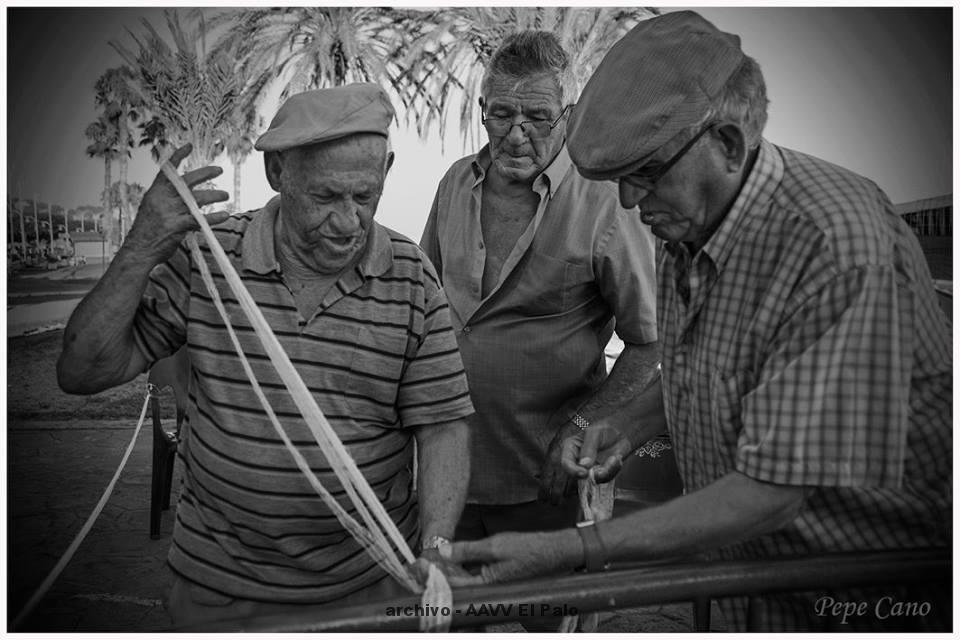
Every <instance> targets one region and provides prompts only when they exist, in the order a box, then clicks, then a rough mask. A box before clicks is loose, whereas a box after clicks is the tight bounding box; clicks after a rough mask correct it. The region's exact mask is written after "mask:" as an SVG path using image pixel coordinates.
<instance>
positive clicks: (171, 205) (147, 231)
mask: <svg viewBox="0 0 960 640" xmlns="http://www.w3.org/2000/svg"><path fill="white" fill-rule="evenodd" d="M191 150H192V146H191V145H189V144H185V145H184V146H182V147H180V148H179V149H177V150H176V151H174V152H173V155H172V156H170V164H171V165H173V166H174V167H177V166H179V165H180V163H181V162H182V161H183V159H184V158H186V157H187V156H188V155H190V151H191ZM221 173H223V169H221V168H220V167H214V166H211V167H202V168H200V169H195V170H193V171H188V172H187V173H185V174H183V176H182V177H183V181H184V182H185V183H186V185H187V186H188V187H191V188H192V187H193V186H195V185H198V184H202V183H204V182H206V181H208V180H212V179H213V178H216V177H217V176H219V175H220V174H221ZM191 192H192V193H193V197H194V198H195V199H196V201H197V205H198V206H200V207H203V206H204V205H208V204H213V203H214V202H223V201H224V200H227V199H228V198H229V196H228V194H227V192H226V191H221V190H219V189H195V190H192V191H191ZM228 217H229V214H228V213H226V212H215V213H211V214H209V215H208V216H207V221H208V222H209V223H210V224H211V225H214V224H217V223H219V222H222V221H224V220H226V219H227V218H228ZM199 228H200V225H199V224H198V223H197V221H196V220H194V218H193V216H192V215H191V214H190V209H189V208H188V207H187V205H186V203H185V202H184V201H183V200H182V199H181V198H180V196H179V195H178V194H177V190H176V189H175V188H174V186H173V185H172V184H171V183H170V181H169V180H167V178H166V176H164V175H163V173H162V172H159V173H158V174H157V177H156V178H155V179H154V181H153V184H151V185H150V188H149V189H147V192H146V193H145V194H144V196H143V200H142V201H141V202H140V208H139V210H138V211H137V218H136V220H135V221H134V223H133V227H132V228H131V229H130V234H129V235H128V236H127V239H126V241H125V242H124V247H125V248H126V249H128V250H131V251H135V252H137V253H138V254H139V255H142V256H143V258H144V259H145V260H148V261H149V262H151V263H152V264H160V263H161V262H163V261H165V260H166V259H167V258H169V257H170V256H171V255H172V254H173V252H174V251H175V250H176V248H177V245H179V244H180V242H181V241H182V240H183V238H184V237H185V236H186V234H187V233H188V232H190V231H195V230H197V229H199Z"/></svg>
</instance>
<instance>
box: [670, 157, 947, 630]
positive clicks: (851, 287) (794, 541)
mask: <svg viewBox="0 0 960 640" xmlns="http://www.w3.org/2000/svg"><path fill="white" fill-rule="evenodd" d="M665 249H666V250H664V251H663V252H662V253H661V256H660V258H661V260H660V265H659V266H660V269H659V274H658V277H659V284H660V289H659V298H658V307H657V308H658V312H659V318H658V319H659V323H660V335H661V338H662V340H663V349H664V358H663V388H664V405H665V409H666V415H667V421H668V424H669V428H670V434H671V436H672V437H673V441H674V443H675V451H676V454H677V464H678V466H679V469H680V473H681V476H682V477H683V480H684V484H685V487H686V490H687V491H688V492H690V491H696V490H697V489H700V488H702V487H705V486H707V485H709V484H710V483H712V482H714V481H716V480H718V479H719V478H721V477H723V476H724V475H726V474H728V473H730V472H733V471H739V472H740V473H743V474H744V475H747V476H749V477H751V478H754V479H756V480H759V481H762V482H769V483H774V484H780V485H794V486H806V487H809V488H811V493H810V495H809V497H808V498H807V500H806V502H805V504H804V506H803V509H802V510H801V512H800V514H799V515H798V516H797V518H796V519H795V520H794V521H793V522H791V523H789V524H788V525H786V526H784V527H782V528H780V529H778V530H777V531H774V532H771V533H768V534H765V535H762V536H759V537H756V538H754V539H752V540H748V541H746V542H743V543H741V544H738V545H734V546H731V547H728V548H725V549H722V550H720V551H719V552H718V555H720V556H721V557H724V558H727V559H733V558H767V557H772V556H803V555H808V554H816V553H827V552H843V551H868V550H884V549H905V548H910V547H929V546H937V545H947V544H949V542H950V539H951V535H950V520H951V500H950V489H951V447H952V424H951V413H952V411H951V410H952V400H951V396H952V393H951V392H952V388H953V375H952V369H953V361H952V356H951V353H952V349H951V344H950V329H949V322H948V320H947V319H946V317H945V316H944V314H943V313H942V312H941V310H940V308H939V306H938V304H937V300H936V294H935V292H934V289H933V281H932V278H931V276H930V271H929V269H928V268H927V265H926V261H925V260H924V257H923V253H922V252H921V249H920V246H919V243H918V242H917V240H916V238H915V237H914V235H913V232H912V231H911V230H910V228H909V227H908V226H907V225H906V224H905V223H904V222H903V220H901V219H900V217H899V216H898V215H897V214H896V212H895V211H894V209H893V206H892V205H891V204H890V201H889V200H888V199H887V196H886V195H885V194H884V193H883V192H882V191H881V190H880V189H879V188H878V187H877V186H876V185H875V184H873V183H872V182H870V181H868V180H866V179H865V178H862V177H860V176H857V175H855V174H853V173H851V172H850V171H847V170H845V169H842V168H840V167H837V166H835V165H832V164H829V163H827V162H824V161H822V160H819V159H817V158H813V157H811V156H807V155H804V154H802V153H798V152H795V151H791V150H788V149H784V148H781V147H777V146H774V145H772V144H770V143H768V142H766V141H764V142H763V143H762V146H761V148H760V153H759V156H758V158H757V161H756V164H755V165H754V167H753V169H752V171H751V173H750V175H749V177H748V179H747V180H746V182H745V184H744V186H743V188H742V189H741V191H740V194H739V196H738V197H737V199H736V201H735V202H734V204H733V206H732V208H731V210H730V212H729V213H728V214H727V216H726V217H725V218H724V220H723V222H722V223H721V224H720V226H719V227H718V228H717V230H716V232H715V233H714V234H713V236H712V237H711V238H710V240H709V241H708V242H707V243H706V244H705V245H704V247H703V248H702V249H701V250H700V251H699V252H698V253H697V254H696V255H694V256H691V255H690V253H689V252H688V251H687V250H686V248H685V246H684V245H682V244H675V245H674V244H669V245H666V246H665ZM825 586H828V585H825ZM899 595H900V592H898V591H896V590H894V589H893V588H892V587H885V588H884V589H882V590H880V591H879V593H874V594H869V593H865V592H862V591H856V592H854V591H850V592H844V593H843V594H838V593H835V592H832V591H817V592H811V593H807V594H777V595H764V597H762V598H754V599H748V598H734V599H725V600H723V601H722V602H721V607H722V608H723V610H724V613H725V614H726V616H727V622H728V624H729V626H730V627H731V628H732V629H735V630H744V629H745V628H746V626H747V623H748V620H750V621H751V623H752V625H753V626H754V629H753V630H755V631H761V630H780V631H801V630H827V629H830V628H832V625H838V620H837V619H836V618H832V617H830V616H826V617H824V616H820V615H819V614H818V612H817V608H816V606H815V603H816V601H817V600H818V599H819V598H821V597H823V596H830V597H833V598H834V599H835V600H837V601H844V602H858V601H861V600H864V601H865V600H870V599H871V598H873V599H874V600H875V599H876V598H878V597H884V596H892V597H898V596H899ZM948 595H949V594H948ZM873 610H874V609H873V605H870V611H871V612H872V611H873ZM944 613H947V614H949V611H946V612H945V611H944V610H942V609H941V610H935V611H934V612H933V613H932V614H931V615H930V616H927V617H926V618H925V619H923V620H917V619H913V620H910V621H908V622H910V623H917V624H919V625H920V626H922V625H924V624H930V625H935V624H936V623H937V621H938V620H940V621H942V620H943V614H944ZM897 622H905V621H903V620H900V621H897V620H892V619H891V620H886V621H884V620H880V619H878V618H876V617H875V616H866V617H862V618H859V619H858V620H857V621H856V623H857V624H858V625H862V626H863V627H864V628H868V629H869V628H872V627H878V628H881V629H882V628H885V627H884V625H890V624H891V623H897ZM853 626H854V625H853V624H848V625H846V626H843V627H840V626H837V629H841V628H842V629H851V628H852V627H853ZM886 628H887V629H890V628H891V627H889V626H887V627H886Z"/></svg>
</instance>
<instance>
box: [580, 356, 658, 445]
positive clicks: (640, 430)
mask: <svg viewBox="0 0 960 640" xmlns="http://www.w3.org/2000/svg"><path fill="white" fill-rule="evenodd" d="M659 364H660V343H659V342H651V343H649V344H643V345H638V344H630V343H627V344H626V346H625V347H624V349H623V353H621V354H620V357H619V358H618V359H617V362H616V364H615V365H614V366H613V369H612V370H611V371H610V375H609V376H607V379H606V380H605V381H604V383H603V384H602V385H601V386H600V387H599V388H598V389H597V391H596V393H594V395H593V396H592V397H591V398H590V399H589V400H588V401H587V402H586V403H585V404H584V405H583V407H581V409H580V414H581V415H583V416H584V417H585V418H586V419H587V420H589V421H590V422H591V424H592V425H594V426H608V427H613V428H615V429H616V430H617V431H619V432H620V433H621V434H623V435H625V436H627V437H629V438H630V441H631V443H632V444H633V445H634V447H639V446H640V445H642V444H644V443H645V442H647V441H648V440H650V439H651V438H653V437H655V436H657V435H660V434H661V433H664V432H666V430H667V425H666V419H665V417H664V415H663V398H662V392H661V386H660V369H659Z"/></svg>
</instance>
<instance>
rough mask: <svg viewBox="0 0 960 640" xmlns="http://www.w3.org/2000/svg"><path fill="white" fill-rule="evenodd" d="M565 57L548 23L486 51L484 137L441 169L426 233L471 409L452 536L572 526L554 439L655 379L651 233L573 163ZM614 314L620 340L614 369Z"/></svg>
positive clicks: (567, 485) (571, 89) (614, 409)
mask: <svg viewBox="0 0 960 640" xmlns="http://www.w3.org/2000/svg"><path fill="white" fill-rule="evenodd" d="M569 64H570V62H569V59H568V56H567V54H566V52H565V51H564V50H563V48H562V47H561V45H560V43H559V41H558V40H557V38H556V37H555V36H554V35H553V34H551V33H549V32H543V31H526V32H521V33H517V34H514V35H512V36H510V37H509V38H507V39H506V40H505V41H504V43H503V44H502V46H501V47H500V48H499V49H498V50H497V51H496V52H495V53H494V54H493V56H492V58H491V61H490V63H489V65H488V67H487V70H486V74H485V77H484V81H483V84H482V98H481V99H480V106H481V108H482V110H483V124H484V126H485V128H486V131H487V135H488V137H489V144H488V145H487V146H485V147H484V148H483V149H481V151H480V152H479V153H478V154H476V155H475V156H470V157H466V158H463V159H461V160H459V161H458V162H456V163H455V164H454V165H453V166H452V167H451V168H450V170H449V171H448V172H447V174H446V175H445V176H444V178H443V180H442V181H441V182H440V185H439V188H438V190H437V194H436V198H435V200H434V203H433V208H432V210H431V212H430V217H429V219H428V221H427V225H426V229H425V231H424V234H423V239H422V240H421V245H422V247H423V249H424V251H425V252H426V254H427V256H428V257H429V258H430V259H431V260H432V261H433V263H434V265H435V266H436V268H437V271H438V273H439V274H440V277H441V279H442V281H443V287H444V289H445V291H446V293H447V298H448V300H449V303H450V309H451V317H452V318H453V325H454V330H455V331H456V333H457V338H458V340H459V344H460V351H461V354H462V356H463V360H464V365H465V368H466V371H467V379H468V382H469V385H470V392H471V397H472V399H473V402H474V406H475V407H476V409H477V414H476V417H475V419H474V421H473V422H472V424H471V431H472V434H473V456H472V465H471V482H470V490H469V496H468V500H467V502H468V504H467V507H466V509H465V511H464V515H463V517H462V518H461V521H460V525H459V527H458V529H457V532H456V537H457V539H473V538H480V537H483V536H486V535H491V534H493V533H496V532H498V531H505V530H511V531H525V530H544V529H555V528H558V527H562V526H571V525H572V524H574V522H575V521H576V516H577V506H578V502H577V500H576V495H575V491H573V490H574V489H575V486H576V485H575V480H573V479H571V478H570V477H569V476H568V475H567V474H564V473H563V471H562V469H561V466H560V444H561V442H562V441H563V440H564V439H565V438H566V437H568V436H570V435H572V434H574V433H577V432H578V431H579V430H580V429H581V428H583V427H586V426H588V425H589V424H594V425H596V424H601V425H602V424H606V423H608V422H609V421H615V420H616V419H617V418H618V417H619V416H621V415H623V414H624V413H625V412H624V411H623V408H624V405H625V403H626V402H627V401H629V400H631V399H632V398H633V397H634V396H636V395H637V394H638V393H639V392H640V391H642V390H643V389H645V388H646V387H648V386H649V385H651V384H652V383H653V382H654V381H655V380H656V376H657V363H658V361H659V353H658V351H659V350H658V344H657V342H656V335H657V334H656V316H655V310H654V300H655V296H656V289H655V273H654V259H655V248H654V240H653V237H652V235H651V233H650V231H649V229H647V228H646V227H645V226H644V225H643V224H642V223H641V222H640V220H639V219H638V218H637V216H636V215H633V214H630V213H628V212H626V211H625V210H624V209H623V208H622V207H620V206H619V205H618V202H617V191H616V186H615V185H614V184H612V183H603V182H590V181H587V180H585V179H583V178H582V177H581V176H580V175H579V174H578V173H577V171H576V169H575V168H574V167H573V165H572V164H571V162H570V157H569V156H568V155H567V151H566V148H565V144H564V128H565V125H566V121H567V119H568V118H569V115H570V103H571V102H573V101H574V100H575V99H576V93H577V91H576V87H575V81H574V80H573V74H572V71H571V69H570V68H569ZM614 324H615V325H616V332H617V334H618V336H619V337H620V338H621V339H622V340H623V341H624V342H625V344H626V347H625V349H624V351H623V353H622V354H621V356H620V357H619V359H618V361H617V363H616V365H615V366H614V367H613V369H612V371H611V372H610V375H609V376H608V375H607V371H606V365H605V360H604V347H605V346H606V344H607V342H608V341H609V339H610V337H611V334H612V332H613V329H614ZM622 448H623V451H622V453H623V455H626V454H627V453H628V452H629V450H630V445H629V444H628V443H622ZM607 475H608V476H612V475H613V470H612V469H611V470H610V472H608V473H607ZM538 498H539V500H538Z"/></svg>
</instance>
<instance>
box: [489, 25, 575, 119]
mask: <svg viewBox="0 0 960 640" xmlns="http://www.w3.org/2000/svg"><path fill="white" fill-rule="evenodd" d="M540 73H550V74H552V76H553V79H554V81H555V82H556V83H557V89H559V90H560V103H561V104H565V103H566V102H572V101H574V100H576V97H577V94H578V92H579V91H578V87H577V80H576V77H575V76H574V74H573V70H572V69H571V68H570V56H569V55H568V54H567V52H566V51H565V50H564V48H563V45H561V44H560V39H559V38H557V36H556V35H554V34H553V33H552V32H550V31H539V30H534V29H528V30H526V31H518V32H516V33H512V34H510V35H509V36H507V37H506V38H505V39H504V41H503V43H501V45H500V46H499V47H498V48H497V50H496V51H494V52H493V55H492V56H491V57H490V62H489V63H487V68H486V71H485V72H484V74H483V81H482V82H481V84H480V92H481V94H482V95H483V96H484V97H485V96H486V95H487V91H488V90H489V88H490V82H491V80H492V79H493V78H494V77H507V78H516V79H518V80H520V79H523V78H526V77H528V76H531V75H536V74H540Z"/></svg>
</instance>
